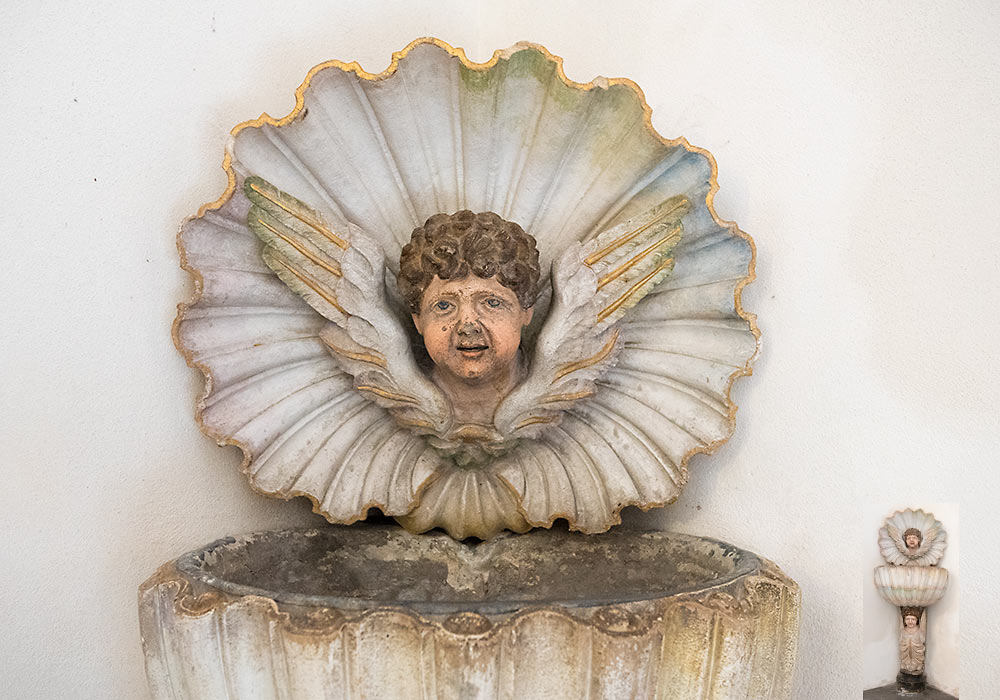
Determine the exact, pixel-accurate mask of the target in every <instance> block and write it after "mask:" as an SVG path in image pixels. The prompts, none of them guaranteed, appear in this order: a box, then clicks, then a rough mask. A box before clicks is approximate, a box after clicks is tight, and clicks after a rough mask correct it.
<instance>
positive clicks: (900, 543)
mask: <svg viewBox="0 0 1000 700" xmlns="http://www.w3.org/2000/svg"><path fill="white" fill-rule="evenodd" d="M907 540H908V541H907ZM947 544H948V535H947V533H946V532H945V531H944V528H943V526H942V525H941V522H940V521H939V520H936V519H935V518H934V516H933V515H931V514H930V513H925V512H924V511H922V510H912V509H910V508H907V509H906V510H901V511H896V512H895V513H893V514H892V515H891V516H889V517H888V518H886V520H885V525H884V526H883V527H882V529H880V530H879V531H878V546H879V550H880V551H881V552H882V558H883V559H885V561H886V563H888V564H891V565H893V566H936V565H937V563H938V562H939V561H941V557H943V556H944V550H945V547H946V546H947Z"/></svg>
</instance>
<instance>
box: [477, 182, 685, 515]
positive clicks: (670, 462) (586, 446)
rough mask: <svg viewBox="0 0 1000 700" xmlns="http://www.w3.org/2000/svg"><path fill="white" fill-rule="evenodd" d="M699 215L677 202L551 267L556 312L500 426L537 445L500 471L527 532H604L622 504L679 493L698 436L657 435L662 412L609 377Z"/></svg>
mask: <svg viewBox="0 0 1000 700" xmlns="http://www.w3.org/2000/svg"><path fill="white" fill-rule="evenodd" d="M690 210H691V204H690V202H689V200H688V199H687V198H686V197H684V196H679V197H674V198H672V199H669V200H667V201H665V202H662V203H661V204H659V205H657V206H655V207H653V208H651V209H649V210H647V211H645V212H643V213H642V214H640V215H639V216H636V217H634V218H633V219H630V220H628V221H626V222H624V223H623V224H621V225H619V226H615V227H613V228H611V229H609V230H607V231H605V232H603V233H601V234H600V235H598V236H597V237H596V238H595V239H593V240H592V241H590V242H588V243H587V244H579V243H577V244H573V245H571V246H570V247H569V249H568V250H566V251H565V252H564V253H563V254H562V255H560V256H559V257H558V258H556V259H555V260H554V261H553V265H552V288H553V300H552V305H551V306H550V309H549V315H548V317H547V318H546V320H545V324H544V326H543V327H542V330H541V331H540V333H539V336H538V339H537V343H536V346H535V349H534V354H533V356H532V358H531V365H530V367H529V370H528V375H527V377H526V379H525V381H524V382H523V383H522V384H520V385H519V386H518V387H517V388H516V389H515V390H514V391H513V392H511V394H509V395H508V396H507V397H506V398H505V399H504V401H503V402H502V403H501V404H500V406H499V407H498V409H497V412H496V414H495V417H494V421H495V423H496V427H497V429H498V431H499V432H500V433H501V435H504V436H513V437H521V438H532V439H529V440H522V441H521V442H520V443H519V444H518V445H517V446H516V447H515V448H514V450H513V451H511V452H510V453H509V454H508V455H505V456H504V457H503V458H501V460H500V461H499V462H498V464H497V473H498V475H499V476H500V477H501V478H502V479H504V481H505V482H506V483H507V484H508V485H509V486H510V487H511V488H512V489H513V490H514V492H515V493H516V494H517V495H518V497H519V499H520V509H521V511H522V513H523V514H524V517H525V519H526V520H527V522H528V523H529V524H531V525H534V526H548V525H551V524H552V522H553V521H554V520H555V519H556V518H566V520H567V521H568V522H569V524H570V527H571V528H572V529H575V530H581V531H583V532H603V531H605V530H607V529H608V528H610V527H611V526H612V525H614V524H616V523H617V522H620V520H619V515H618V513H619V512H620V511H621V509H622V508H623V507H624V506H625V505H629V504H644V506H645V507H648V506H650V505H653V504H664V503H668V502H670V501H672V500H673V499H674V498H676V497H677V495H678V494H679V493H680V488H681V486H682V485H683V483H684V480H685V474H684V469H683V460H684V455H685V454H686V453H687V452H688V450H689V449H691V447H692V443H691V438H690V436H689V435H686V434H684V433H683V431H682V430H681V428H680V427H678V426H676V425H674V424H672V423H671V424H670V426H669V429H668V430H667V431H662V430H661V431H657V430H655V429H654V430H650V429H649V426H651V425H661V424H662V420H663V419H662V418H661V417H660V415H659V414H658V412H657V410H656V409H655V408H653V407H651V406H649V405H646V404H644V403H641V402H638V401H635V400H632V399H630V398H629V397H627V396H626V395H625V394H624V393H623V392H622V391H621V390H620V389H619V388H618V387H617V386H616V385H614V383H613V382H610V381H608V372H609V370H610V369H611V367H612V366H613V365H614V364H615V362H616V360H617V358H618V355H619V352H620V351H621V350H622V348H623V347H624V346H625V344H626V342H628V339H627V338H626V335H627V330H626V329H625V328H624V327H623V326H624V324H622V323H620V321H621V320H622V319H623V317H625V316H626V314H627V312H628V310H629V309H630V308H632V307H633V306H635V304H637V303H638V302H639V301H640V300H641V299H642V298H643V297H645V296H646V295H647V294H649V293H650V292H651V291H652V290H653V288H654V287H655V286H656V285H657V284H658V283H659V282H661V281H662V280H664V279H665V278H666V277H667V276H668V275H669V274H670V272H671V270H672V268H673V259H672V257H671V256H672V251H673V249H674V246H676V245H677V243H678V241H679V240H680V238H681V235H682V232H683V226H682V219H683V217H684V216H685V215H686V214H687V213H688V212H689V211H690ZM633 342H634V339H633ZM602 375H603V376H604V379H603V380H602ZM599 382H600V384H601V385H600V386H599ZM592 396H594V399H593V400H591V401H586V399H589V398H590V397H592ZM668 433H670V434H668ZM679 447H680V449H678V448H679Z"/></svg>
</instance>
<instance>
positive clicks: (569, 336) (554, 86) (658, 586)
mask: <svg viewBox="0 0 1000 700" xmlns="http://www.w3.org/2000/svg"><path fill="white" fill-rule="evenodd" d="M225 168H226V171H227V173H228V175H229V178H230V186H229V188H228V190H227V191H226V192H225V193H224V195H223V196H222V197H221V198H220V199H219V200H217V201H216V202H214V203H213V204H211V205H207V206H206V207H204V208H203V209H202V211H201V212H199V214H198V215H197V216H195V217H192V218H191V219H190V220H188V221H187V222H185V224H184V225H183V227H182V230H181V234H180V237H179V248H180V251H181V256H182V261H183V265H184V267H185V268H186V269H187V270H189V271H190V272H191V273H192V275H193V276H194V278H195V280H196V284H197V291H196V296H195V298H194V299H193V300H192V301H191V302H190V303H187V304H184V305H182V307H181V310H180V313H179V315H178V318H177V322H176V324H175V328H174V334H175V340H176V344H177V346H178V348H179V349H180V350H181V351H182V352H183V353H184V355H185V357H186V358H187V360H188V362H189V363H190V364H191V365H192V366H193V367H197V368H198V369H199V370H201V371H202V372H203V373H204V375H205V378H206V386H205V393H204V395H203V396H202V398H201V400H200V402H199V405H198V410H197V418H198V420H199V422H200V424H201V426H202V428H203V429H204V431H205V432H206V433H207V434H208V435H210V436H211V437H213V438H214V439H216V440H217V441H218V442H219V443H220V444H222V445H235V446H237V447H239V448H240V449H241V450H242V451H243V455H244V461H243V468H244V470H245V472H246V474H247V477H248V478H249V480H250V483H251V484H252V485H253V487H254V488H255V489H256V490H258V491H260V492H261V493H262V494H265V495H268V496H273V497H276V498H283V499H288V498H292V497H296V496H304V497H306V498H308V499H310V500H311V501H312V503H313V507H314V510H315V511H316V512H317V513H318V514H320V515H322V516H323V517H325V518H326V519H327V520H328V521H329V522H330V523H332V524H331V525H327V526H326V527H324V528H320V529H315V530H303V531H285V532H273V533H262V534H255V535H249V536H243V537H235V538H227V539H224V540H220V541H218V542H215V543H213V544H211V545H209V546H207V547H204V548H201V549H198V550H195V551H193V552H191V553H190V554H187V555H185V556H183V557H181V558H180V559H178V560H176V561H174V562H171V563H169V564H167V565H165V566H164V567H162V568H161V569H160V570H159V571H158V572H157V573H156V574H155V575H154V576H153V577H152V578H151V579H150V580H149V581H147V582H146V583H145V584H144V585H143V587H142V589H141V592H140V620H141V625H142V634H143V644H144V648H145V653H146V659H147V675H148V678H149V682H150V687H151V689H152V691H153V694H154V696H155V697H156V698H157V700H162V699H165V698H229V699H232V698H255V699H256V698H274V699H275V700H279V699H280V700H287V699H289V698H306V699H310V700H311V699H313V698H320V697H322V698H341V697H344V698H347V697H350V698H427V699H430V698H456V699H457V698H462V699H467V698H479V697H489V698H496V697H499V698H533V697H537V698H546V699H552V698H567V699H573V700H575V699H577V698H581V697H601V698H626V697H627V698H647V697H650V698H651V697H656V698H677V699H681V700H683V699H685V698H700V699H702V700H769V699H772V698H774V699H779V698H788V697H789V696H790V693H791V680H792V670H793V665H794V659H795V646H796V639H797V634H798V611H799V592H798V587H797V586H796V585H795V583H794V582H793V581H791V580H790V579H788V578H787V577H786V576H784V575H783V574H782V573H781V572H780V570H779V569H778V568H777V567H776V566H775V565H773V564H771V563H770V562H768V561H766V560H765V559H762V558H760V557H757V556H756V555H754V554H752V553H750V552H747V551H743V550H740V549H738V548H736V547H733V546H731V545H728V544H725V543H722V542H718V541H716V540H711V539H706V538H698V537H690V536H685V535H677V534H670V533H664V532H647V533H639V532H629V531H621V530H619V531H616V532H614V533H607V531H608V530H609V529H610V528H612V527H613V526H614V525H616V524H618V523H620V512H621V510H622V509H623V508H625V507H626V506H630V505H632V506H637V507H639V508H642V509H648V508H652V507H658V506H663V505H666V504H669V503H671V502H673V501H674V500H675V499H676V498H677V497H678V495H679V494H680V491H681V488H682V486H683V485H684V483H685V482H686V480H687V478H688V461H689V460H690V458H691V457H692V456H693V455H696V454H699V453H702V454H709V453H711V452H713V451H714V450H715V448H717V447H718V446H719V445H721V444H722V443H723V442H725V441H726V440H727V439H728V437H729V436H730V435H731V434H732V431H733V428H734V420H735V414H736V406H735V404H733V402H732V400H731V399H730V388H731V385H732V383H733V381H734V380H735V379H736V378H738V377H740V376H743V375H746V374H749V373H750V364H751V362H752V360H753V358H754V356H755V355H756V353H757V348H758V337H759V332H758V330H757V327H756V324H755V319H754V317H753V315H751V314H748V313H746V312H745V311H744V310H743V308H742V304H741V299H740V295H741V291H742V289H743V287H744V286H745V285H746V284H748V283H749V282H750V281H751V280H752V279H753V276H754V270H753V265H754V247H753V243H752V241H751V240H750V237H749V236H747V235H746V234H745V233H743V232H742V231H740V230H739V229H738V228H737V227H736V225H735V224H732V223H728V222H725V221H722V220H720V219H719V218H718V217H717V216H716V214H715V211H714V210H713V207H712V198H713V196H714V193H715V191H716V189H717V187H718V186H717V183H716V170H715V163H714V160H713V159H712V158H711V156H710V155H709V154H708V153H707V152H705V151H703V150H700V149H697V148H694V147H692V146H690V144H688V143H687V142H686V141H685V140H683V139H675V140H669V139H664V138H663V137H661V136H660V135H659V134H658V133H657V132H656V131H655V130H654V129H653V127H652V124H651V121H650V109H649V107H648V105H646V103H645V101H644V100H643V97H642V94H641V92H640V91H639V90H638V89H637V87H636V86H635V85H634V84H633V83H631V82H630V81H627V80H623V79H615V80H609V79H605V78H597V79H595V80H594V81H592V82H590V83H587V84H580V83H575V82H572V81H570V80H568V79H567V78H566V77H565V75H564V74H563V72H562V66H561V62H560V60H559V59H558V58H555V57H553V56H552V55H550V54H549V53H548V52H547V51H545V50H544V49H543V48H541V47H539V46H536V45H531V44H518V45H516V46H514V47H511V48H510V49H507V50H504V51H498V52H496V53H495V54H494V56H493V57H492V58H491V59H490V60H489V61H487V62H486V63H482V64H478V63H473V62H471V61H469V60H468V59H467V58H466V57H465V55H464V53H463V52H462V51H461V50H459V49H454V48H452V47H450V46H448V45H446V44H444V43H443V42H440V41H437V40H434V39H421V40H417V41H415V42H414V43H413V44H411V45H410V46H409V47H407V48H406V49H405V50H404V51H402V52H400V53H398V54H396V55H394V57H393V60H392V63H391V65H390V67H389V68H388V69H387V70H386V71H385V72H383V73H381V74H378V75H374V74H369V73H366V72H364V71H363V70H361V69H360V68H359V67H358V66H357V65H356V64H342V63H339V62H331V63H329V64H324V65H322V66H318V67H317V68H316V69H314V70H313V71H312V72H310V74H309V76H308V78H307V79H306V82H305V83H304V84H303V86H302V87H301V88H300V89H299V90H298V92H297V104H296V107H295V109H294V110H293V112H292V113H291V114H289V115H288V116H287V117H284V118H282V119H272V118H270V117H268V116H266V115H264V116H262V117H261V118H260V119H257V120H254V121H252V122H247V123H245V124H242V125H240V126H239V127H237V128H236V129H234V131H233V137H232V139H231V141H230V143H229V145H228V147H227V151H226V158H225ZM372 511H378V512H381V513H382V514H383V515H385V516H389V517H391V518H395V519H396V520H397V521H398V522H399V524H401V525H402V528H400V527H397V526H395V525H389V524H385V523H383V524H380V525H377V526H373V525H371V524H366V523H359V524H356V525H353V526H351V527H346V526H347V525H351V524H352V523H356V522H357V521H360V520H363V519H365V518H366V517H367V516H368V515H369V514H370V512H372ZM556 521H563V522H564V523H565V525H564V526H563V527H557V528H553V529H552V530H537V529H535V528H552V527H553V525H554V524H555V523H556ZM431 530H435V532H428V531H431ZM422 533H426V534H422ZM601 533H605V534H601Z"/></svg>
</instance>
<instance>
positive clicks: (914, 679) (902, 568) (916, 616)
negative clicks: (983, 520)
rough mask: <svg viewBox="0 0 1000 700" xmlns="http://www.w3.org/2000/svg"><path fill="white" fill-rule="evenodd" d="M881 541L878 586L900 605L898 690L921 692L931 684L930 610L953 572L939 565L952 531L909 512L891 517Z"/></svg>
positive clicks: (926, 515)
mask: <svg viewBox="0 0 1000 700" xmlns="http://www.w3.org/2000/svg"><path fill="white" fill-rule="evenodd" d="M878 543H879V549H880V550H881V553H882V557H883V558H884V559H885V561H886V566H880V567H878V568H876V569H875V587H876V588H877V589H878V592H879V594H880V595H881V596H882V598H884V599H885V600H886V601H887V602H889V603H892V604H893V605H896V606H898V607H899V616H900V629H899V675H898V676H897V677H896V684H897V688H898V690H899V691H900V692H901V693H919V692H921V691H923V690H924V689H925V687H926V685H927V675H926V673H925V666H926V659H927V608H928V606H930V605H933V604H934V603H936V602H937V601H938V600H940V599H941V596H943V595H944V592H945V589H946V588H947V586H948V570H947V569H944V568H942V567H940V566H938V564H939V562H940V561H941V558H942V557H943V556H944V551H945V547H946V545H947V533H946V532H945V530H944V528H943V527H942V525H941V523H940V522H939V521H937V520H936V519H935V518H934V516H933V515H932V514H930V513H925V512H924V511H922V510H912V509H909V508H908V509H906V510H903V511H897V512H896V513H894V514H893V515H891V516H889V517H888V518H886V521H885V525H884V526H883V527H882V529H881V530H879V540H878Z"/></svg>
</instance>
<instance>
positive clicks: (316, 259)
mask: <svg viewBox="0 0 1000 700" xmlns="http://www.w3.org/2000/svg"><path fill="white" fill-rule="evenodd" d="M257 223H258V224H260V225H261V226H263V227H264V228H266V229H267V230H268V231H270V232H271V233H273V234H274V235H275V236H277V237H278V238H280V239H281V240H283V241H284V242H285V243H287V244H288V245H290V246H292V247H293V248H295V250H297V251H299V252H300V253H302V255H304V256H305V257H307V258H308V259H309V261H310V262H312V263H314V264H316V265H318V266H319V267H322V268H323V269H324V270H326V271H327V272H329V273H330V274H331V275H335V276H336V277H342V276H343V273H342V272H341V271H340V269H339V268H336V267H334V266H333V265H331V264H329V263H328V262H326V261H325V260H322V259H320V258H319V257H317V256H316V255H315V254H313V252H312V251H310V250H309V249H308V248H306V247H305V246H304V245H302V244H301V243H299V242H298V241H296V240H295V239H293V238H289V237H288V236H286V235H285V234H283V233H281V231H279V230H278V229H276V228H274V227H273V226H271V225H270V224H269V223H267V222H266V221H264V220H263V219H257Z"/></svg>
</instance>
